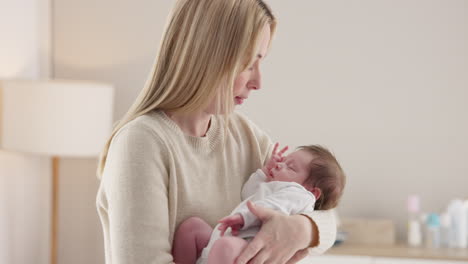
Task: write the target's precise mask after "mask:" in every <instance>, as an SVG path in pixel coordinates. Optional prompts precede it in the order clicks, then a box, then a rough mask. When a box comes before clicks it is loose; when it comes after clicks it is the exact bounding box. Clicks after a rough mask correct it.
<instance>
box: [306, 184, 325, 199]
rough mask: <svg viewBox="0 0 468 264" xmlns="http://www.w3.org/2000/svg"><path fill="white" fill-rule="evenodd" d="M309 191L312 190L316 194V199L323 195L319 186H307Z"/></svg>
mask: <svg viewBox="0 0 468 264" xmlns="http://www.w3.org/2000/svg"><path fill="white" fill-rule="evenodd" d="M306 189H307V190H308V191H309V192H311V193H312V194H313V195H314V196H315V200H318V199H320V196H322V190H320V188H318V187H312V188H306Z"/></svg>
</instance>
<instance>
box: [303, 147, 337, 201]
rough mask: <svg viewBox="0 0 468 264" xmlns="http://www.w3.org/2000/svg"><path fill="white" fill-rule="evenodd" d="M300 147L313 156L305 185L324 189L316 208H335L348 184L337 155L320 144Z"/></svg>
mask: <svg viewBox="0 0 468 264" xmlns="http://www.w3.org/2000/svg"><path fill="white" fill-rule="evenodd" d="M298 149H299V150H304V151H307V152H309V153H310V154H312V156H313V159H312V161H311V162H310V164H309V177H308V178H307V180H306V181H305V182H304V185H308V186H310V187H317V188H319V189H320V190H321V191H322V194H321V195H320V197H319V199H317V201H316V202H315V209H316V210H328V209H332V208H335V207H336V206H337V205H338V202H339V201H340V198H341V195H342V194H343V189H344V187H345V184H346V176H345V174H344V172H343V169H341V166H340V164H339V163H338V161H337V160H336V158H335V156H333V154H332V153H331V152H330V151H329V150H327V149H326V148H324V147H322V146H319V145H310V146H301V147H299V148H298Z"/></svg>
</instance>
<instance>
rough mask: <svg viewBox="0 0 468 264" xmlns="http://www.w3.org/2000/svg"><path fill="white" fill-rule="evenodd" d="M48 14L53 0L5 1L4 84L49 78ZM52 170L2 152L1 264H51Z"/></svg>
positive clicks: (0, 64)
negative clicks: (13, 80)
mask: <svg viewBox="0 0 468 264" xmlns="http://www.w3.org/2000/svg"><path fill="white" fill-rule="evenodd" d="M49 11H50V2H49V0H2V1H0V32H1V34H0V80H1V79H18V78H19V79H38V78H46V77H48V75H49V68H50V60H49V59H50V49H49V40H50V12H49ZM0 104H1V103H0ZM0 110H1V105H0ZM0 112H1V111H0ZM0 114H1V113H0ZM0 145H1V143H0ZM50 166H51V165H50V160H49V159H48V158H46V157H38V156H31V155H24V154H21V153H13V152H6V151H2V150H1V147H0V263H2V264H3V263H14V264H29V263H37V264H45V263H48V262H49V233H50V228H49V227H50V192H51V189H50V186H51V185H50V173H51V171H50Z"/></svg>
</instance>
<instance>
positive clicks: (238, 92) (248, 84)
mask: <svg viewBox="0 0 468 264" xmlns="http://www.w3.org/2000/svg"><path fill="white" fill-rule="evenodd" d="M269 43H270V25H268V24H267V25H265V26H264V27H263V29H262V32H261V36H260V47H259V49H258V54H256V57H255V59H254V61H253V64H251V65H248V67H247V69H245V70H244V71H242V72H241V73H240V74H239V75H238V76H237V77H236V79H235V81H234V90H233V95H234V104H235V105H241V104H242V103H243V102H244V101H245V100H246V99H247V98H248V97H249V94H250V92H251V91H252V90H259V89H260V88H261V85H262V80H261V79H262V78H261V73H260V63H261V61H262V59H263V58H265V56H266V53H267V51H268V45H269Z"/></svg>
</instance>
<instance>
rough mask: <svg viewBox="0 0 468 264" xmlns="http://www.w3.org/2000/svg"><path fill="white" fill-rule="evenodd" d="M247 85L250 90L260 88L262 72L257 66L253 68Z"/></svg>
mask: <svg viewBox="0 0 468 264" xmlns="http://www.w3.org/2000/svg"><path fill="white" fill-rule="evenodd" d="M247 87H248V88H249V89H252V90H260V88H262V74H261V73H260V68H259V67H258V66H256V67H255V68H254V72H253V76H252V79H251V80H250V82H249V83H248V84H247Z"/></svg>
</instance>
